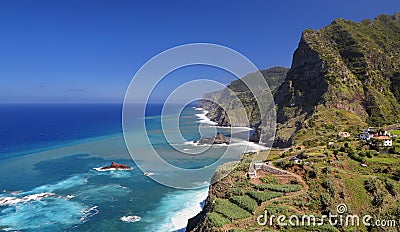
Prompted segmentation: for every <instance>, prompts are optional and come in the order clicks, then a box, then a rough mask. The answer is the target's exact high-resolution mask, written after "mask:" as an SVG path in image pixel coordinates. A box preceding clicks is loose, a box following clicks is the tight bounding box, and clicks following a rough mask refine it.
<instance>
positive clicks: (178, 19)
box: [0, 0, 400, 102]
mask: <svg viewBox="0 0 400 232" xmlns="http://www.w3.org/2000/svg"><path fill="white" fill-rule="evenodd" d="M399 8H400V1H399V0H346V1H343V0H332V1H321V0H313V1H306V0H303V1H295V0H280V1H267V0H253V1H215V0H213V1H211V0H210V1H208V0H207V1H187V0H186V1H162V0H160V1H152V0H145V1H141V2H138V1H137V2H136V1H111V0H110V1H101V0H90V1H85V0H68V1H66V0H65V1H61V0H60V1H54V0H49V1H42V0H26V1H24V0H1V1H0V102H121V101H122V99H123V96H124V93H125V91H126V88H127V87H128V84H129V82H130V80H131V78H132V77H133V75H134V74H135V72H136V71H137V70H138V69H139V68H140V67H141V66H142V65H143V64H144V63H145V62H146V61H147V60H148V59H150V58H151V57H153V56H154V55H156V54H158V53H159V52H162V51H163V50H165V49H169V48H172V47H174V46H177V45H182V44H186V43H195V42H207V43H216V44H221V45H224V46H227V47H230V48H232V49H235V50H237V51H239V52H241V53H242V54H244V55H245V56H247V57H248V58H249V59H250V60H251V61H253V62H254V63H255V64H256V65H257V66H258V67H259V68H260V69H264V68H268V67H272V66H276V65H280V66H286V67H290V64H291V60H292V54H293V51H294V50H295V49H296V47H297V44H298V41H299V38H300V35H301V32H302V31H303V30H304V29H306V28H313V29H318V28H321V27H323V26H326V25H328V24H329V23H330V22H331V21H332V20H334V19H335V18H345V19H351V20H355V21H360V20H362V19H365V18H371V19H372V18H374V17H376V16H377V15H379V14H382V13H385V14H394V13H395V12H396V11H398V9H399ZM217 74H218V75H220V76H219V78H221V81H222V82H226V83H228V82H229V78H228V77H227V76H224V74H223V72H216V75H217ZM204 75H213V72H210V73H207V72H201V71H200V72H196V73H194V74H193V76H191V77H188V78H189V79H193V78H197V77H200V76H204ZM186 76H187V75H186ZM161 92H162V91H161ZM160 94H162V93H160Z"/></svg>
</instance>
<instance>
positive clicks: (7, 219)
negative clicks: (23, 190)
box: [0, 197, 84, 231]
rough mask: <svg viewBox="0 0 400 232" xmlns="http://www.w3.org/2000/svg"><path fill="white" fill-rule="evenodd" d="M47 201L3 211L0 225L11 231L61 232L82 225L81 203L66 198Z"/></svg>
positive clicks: (10, 207)
mask: <svg viewBox="0 0 400 232" xmlns="http://www.w3.org/2000/svg"><path fill="white" fill-rule="evenodd" d="M47 199H48V198H42V199H41V200H32V201H28V202H25V203H23V204H15V205H11V206H8V207H7V208H5V209H3V210H2V211H1V216H0V225H2V226H4V227H6V228H8V229H9V230H11V231H19V230H24V231H25V230H27V231H44V230H45V231H59V230H65V229H66V228H68V227H70V226H71V225H73V224H77V223H80V221H79V218H80V217H81V216H82V212H83V207H84V206H82V204H81V203H78V202H75V201H70V200H67V199H65V198H64V197H59V198H58V197H54V198H52V199H51V200H47ZM33 219H34V220H33Z"/></svg>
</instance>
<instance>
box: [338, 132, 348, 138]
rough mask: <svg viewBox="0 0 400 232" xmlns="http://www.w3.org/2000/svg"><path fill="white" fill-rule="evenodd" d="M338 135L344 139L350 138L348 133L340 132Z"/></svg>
mask: <svg viewBox="0 0 400 232" xmlns="http://www.w3.org/2000/svg"><path fill="white" fill-rule="evenodd" d="M338 135H339V137H342V138H348V137H350V133H349V132H347V131H340V132H339V134H338Z"/></svg>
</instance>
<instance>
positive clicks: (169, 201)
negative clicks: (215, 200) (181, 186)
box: [146, 188, 208, 231]
mask: <svg viewBox="0 0 400 232" xmlns="http://www.w3.org/2000/svg"><path fill="white" fill-rule="evenodd" d="M207 195H208V188H202V189H197V190H182V191H178V192H175V193H173V194H168V195H166V196H165V197H164V198H163V199H162V200H161V202H160V205H159V207H157V208H156V209H155V210H154V211H151V212H150V216H149V217H150V218H152V219H151V220H154V221H152V222H151V223H154V224H153V226H152V228H148V230H149V231H176V230H180V229H183V228H185V227H186V225H187V222H188V219H190V218H192V217H194V216H196V215H197V214H198V213H199V212H200V211H201V210H202V206H201V203H202V202H203V201H204V200H205V199H206V198H207ZM146 221H149V220H146Z"/></svg>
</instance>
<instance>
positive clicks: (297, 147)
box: [294, 145, 306, 151]
mask: <svg viewBox="0 0 400 232" xmlns="http://www.w3.org/2000/svg"><path fill="white" fill-rule="evenodd" d="M294 149H295V150H300V151H302V150H304V149H306V146H304V145H299V146H296V147H295V148H294Z"/></svg>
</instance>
